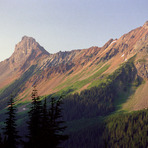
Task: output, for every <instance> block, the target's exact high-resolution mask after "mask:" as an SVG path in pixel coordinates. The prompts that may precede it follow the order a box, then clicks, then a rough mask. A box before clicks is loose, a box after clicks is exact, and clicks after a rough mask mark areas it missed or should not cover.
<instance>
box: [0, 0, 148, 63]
mask: <svg viewBox="0 0 148 148" xmlns="http://www.w3.org/2000/svg"><path fill="white" fill-rule="evenodd" d="M147 20H148V0H0V61H2V60H4V59H6V58H8V57H10V56H11V54H12V53H13V51H14V48H15V44H17V43H18V42H19V41H20V40H21V38H22V36H24V35H27V36H30V37H34V38H35V39H36V41H37V42H39V44H40V45H41V46H43V47H44V48H45V49H46V50H47V51H48V52H50V53H56V52H58V51H60V50H61V51H67V50H72V49H83V48H89V47H91V46H102V45H103V44H104V43H105V42H107V41H108V40H109V39H110V38H114V39H115V38H119V37H120V36H121V35H123V34H125V33H127V32H129V31H130V30H132V29H135V28H137V27H139V26H142V25H143V24H144V23H145V22H146V21H147Z"/></svg>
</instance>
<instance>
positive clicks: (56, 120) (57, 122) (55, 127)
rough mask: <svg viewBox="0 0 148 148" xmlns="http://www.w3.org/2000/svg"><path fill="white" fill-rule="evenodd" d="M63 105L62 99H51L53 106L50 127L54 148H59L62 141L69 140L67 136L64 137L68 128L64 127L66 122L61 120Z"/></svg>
mask: <svg viewBox="0 0 148 148" xmlns="http://www.w3.org/2000/svg"><path fill="white" fill-rule="evenodd" d="M61 104H62V97H60V98H59V99H58V100H56V99H55V98H51V106H50V109H49V125H50V132H51V137H50V139H51V146H52V148H57V147H58V145H59V144H60V143H61V142H62V141H64V140H66V139H68V136H67V135H63V131H64V130H65V128H66V126H64V125H62V124H64V121H62V119H61V117H62V115H61V111H62V109H61Z"/></svg>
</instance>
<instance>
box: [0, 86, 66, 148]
mask: <svg viewBox="0 0 148 148" xmlns="http://www.w3.org/2000/svg"><path fill="white" fill-rule="evenodd" d="M31 98H32V102H31V105H30V110H29V112H28V117H29V120H28V121H27V128H28V134H27V135H26V138H27V141H24V140H23V139H22V138H21V136H20V135H19V134H18V131H17V124H16V111H17V108H16V105H15V102H14V98H13V96H11V97H10V101H9V102H8V108H7V112H6V115H7V118H6V120H5V122H4V123H5V127H4V128H3V131H4V132H3V134H2V135H0V147H1V148H17V147H21V148H22V147H24V148H43V147H51V148H57V147H58V146H59V145H60V144H61V143H62V142H63V141H65V140H66V139H68V136H67V135H64V134H63V131H64V130H65V128H66V126H65V124H64V121H63V120H62V119H61V117H62V116H61V111H62V108H61V104H62V97H60V98H59V99H55V98H51V99H50V101H49V107H48V108H47V99H46V97H45V98H44V101H43V102H42V101H41V99H40V97H39V96H38V91H37V89H36V87H34V88H33V91H32V94H31Z"/></svg>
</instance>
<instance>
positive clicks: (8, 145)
mask: <svg viewBox="0 0 148 148" xmlns="http://www.w3.org/2000/svg"><path fill="white" fill-rule="evenodd" d="M6 114H7V115H8V117H7V118H6V121H5V124H6V126H5V128H4V135H5V140H4V147H5V148H16V147H17V145H18V139H19V138H20V136H19V135H18V131H17V129H16V126H17V125H16V107H15V106H14V100H13V97H12V95H11V97H10V101H9V102H8V108H7V113H6Z"/></svg>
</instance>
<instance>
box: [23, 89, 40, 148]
mask: <svg viewBox="0 0 148 148" xmlns="http://www.w3.org/2000/svg"><path fill="white" fill-rule="evenodd" d="M31 98H32V103H31V109H30V111H29V113H28V114H29V122H28V130H29V135H28V139H29V141H28V143H27V145H26V147H27V148H29V147H31V148H39V147H40V138H41V101H40V97H39V96H38V91H37V89H36V86H34V88H33V91H32V95H31Z"/></svg>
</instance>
